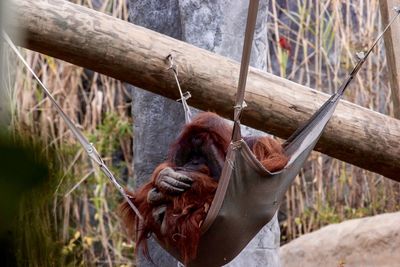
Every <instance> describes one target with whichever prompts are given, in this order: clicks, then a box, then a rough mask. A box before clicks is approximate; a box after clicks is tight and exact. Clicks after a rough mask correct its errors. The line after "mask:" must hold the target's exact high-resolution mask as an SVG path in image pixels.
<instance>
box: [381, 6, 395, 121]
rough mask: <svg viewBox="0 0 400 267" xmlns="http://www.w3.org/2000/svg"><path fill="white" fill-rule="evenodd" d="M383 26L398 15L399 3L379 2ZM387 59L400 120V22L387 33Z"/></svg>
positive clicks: (391, 86) (393, 95) (393, 100)
mask: <svg viewBox="0 0 400 267" xmlns="http://www.w3.org/2000/svg"><path fill="white" fill-rule="evenodd" d="M379 4H380V10H381V16H382V24H383V25H387V24H388V23H389V21H390V20H391V19H392V18H393V17H394V16H395V15H396V12H394V11H393V8H394V7H399V8H400V6H399V1H395V0H379ZM384 38H385V48H386V59H387V62H388V67H389V78H390V88H391V90H392V102H393V113H394V117H395V118H397V119H400V20H397V21H395V22H394V23H393V26H392V27H391V28H390V29H389V30H388V31H387V32H386V34H385V36H384Z"/></svg>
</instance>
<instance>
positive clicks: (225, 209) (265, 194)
mask: <svg viewBox="0 0 400 267" xmlns="http://www.w3.org/2000/svg"><path fill="white" fill-rule="evenodd" d="M257 11H258V0H250V4H249V11H248V18H247V25H246V34H245V41H244V46H243V55H242V62H241V68H240V77H239V85H238V91H237V98H236V105H235V114H234V127H233V134H232V142H231V144H230V146H229V148H228V151H227V156H226V160H225V163H224V166H223V170H222V174H221V178H220V180H219V183H218V188H217V191H216V194H215V197H214V200H213V202H212V204H211V207H210V210H209V212H208V214H207V217H206V219H205V221H204V223H203V225H202V229H201V230H202V238H201V240H200V244H199V248H198V254H197V257H196V259H194V260H193V261H192V262H190V263H189V264H188V267H203V266H207V267H212V266H221V265H224V264H227V263H229V262H230V261H231V260H233V258H235V257H236V256H237V255H238V254H239V253H240V251H241V250H242V249H243V248H244V247H245V246H246V245H247V244H248V243H249V242H250V240H251V239H253V237H254V236H255V235H256V234H257V233H258V232H259V231H260V229H261V228H262V227H263V226H264V225H266V224H267V223H268V222H269V221H270V220H271V219H272V217H273V216H274V215H275V213H276V211H277V210H278V208H279V206H280V203H281V202H282V200H283V197H284V195H285V193H286V191H287V189H288V188H289V186H290V184H291V183H292V181H293V179H294V178H295V177H296V175H297V174H298V173H299V171H300V169H301V168H302V166H303V164H304V162H305V161H306V159H307V158H308V155H309V154H310V153H311V151H312V150H313V148H314V146H315V145H316V143H317V142H318V139H319V137H320V136H321V134H322V132H323V130H324V128H325V126H326V124H327V123H328V121H329V119H330V118H331V117H332V114H333V112H334V111H335V108H336V106H337V104H338V102H339V100H340V98H341V97H342V95H343V93H344V91H345V89H346V88H347V86H348V85H349V83H350V82H351V80H352V79H353V78H354V77H355V75H356V74H357V73H358V71H359V70H360V68H361V66H362V64H363V63H364V62H365V60H366V58H367V57H368V55H369V54H370V53H371V51H372V49H373V48H374V47H375V46H376V44H377V42H378V41H379V40H380V39H381V37H382V36H383V34H384V33H385V32H386V30H387V29H388V28H389V27H390V25H391V24H392V23H393V22H394V20H395V19H396V18H397V17H398V16H399V14H400V9H396V12H397V15H396V16H394V17H393V19H392V20H391V22H390V23H389V24H388V25H387V26H386V28H385V29H384V31H383V32H382V33H381V34H380V35H379V36H378V38H377V39H376V40H375V42H374V43H373V45H372V46H371V47H370V48H369V50H368V51H367V52H366V53H365V54H359V55H358V56H359V61H358V63H357V64H356V66H355V67H354V69H353V70H352V71H351V73H350V75H349V77H348V78H347V79H346V80H345V82H344V83H343V84H342V85H341V87H340V88H339V90H338V91H337V92H336V93H335V94H334V95H332V96H331V97H330V98H329V99H328V100H327V101H326V102H325V104H324V105H323V106H322V107H321V108H320V109H319V110H318V111H317V112H316V113H315V114H314V115H313V116H312V117H311V118H310V120H309V121H308V122H307V123H306V124H305V125H304V126H302V127H300V128H299V129H298V130H297V131H296V132H295V133H294V134H293V135H292V136H291V137H290V138H289V139H288V140H287V141H286V142H285V143H284V151H285V154H286V155H287V156H288V157H289V158H290V160H289V162H288V163H287V165H286V166H285V168H284V169H282V170H280V171H277V172H273V173H271V172H269V171H268V170H267V169H265V168H264V167H263V165H262V164H261V163H260V162H259V161H258V160H257V159H256V157H255V156H254V155H253V153H252V152H251V150H250V148H249V147H248V146H247V144H246V142H244V140H243V139H242V136H241V131H240V115H241V112H242V110H243V108H244V106H245V103H244V92H245V86H246V79H247V72H248V66H249V61H250V52H251V43H252V40H253V35H254V28H255V22H256V17H257ZM2 35H3V39H4V40H5V41H6V42H7V43H8V44H9V45H10V47H11V48H12V50H13V51H14V52H15V53H16V55H17V56H18V57H19V58H20V59H21V61H22V62H23V63H24V65H25V66H26V67H27V68H28V70H29V71H30V72H31V74H32V75H33V76H34V78H35V79H36V80H37V81H38V83H39V84H40V86H41V88H42V89H43V91H44V92H45V94H46V95H47V96H48V97H49V99H50V100H51V101H52V103H53V104H54V105H55V108H56V109H57V111H58V112H59V114H60V116H61V117H62V118H63V119H64V121H65V122H66V124H67V125H68V127H69V128H70V130H71V131H72V133H73V134H74V135H75V137H76V138H77V139H78V141H79V142H80V143H81V145H82V146H83V147H84V149H85V150H86V152H87V153H88V154H89V156H90V157H91V159H92V160H93V161H94V162H95V163H96V164H97V165H98V166H99V167H100V169H101V170H102V171H103V172H104V173H105V175H106V176H107V177H108V178H109V179H110V181H111V182H112V183H113V184H114V186H115V187H116V188H117V189H118V191H120V193H121V194H122V195H123V197H124V198H125V200H126V201H127V202H128V203H129V205H130V206H131V208H132V209H133V211H134V212H135V213H136V214H137V216H138V217H139V218H140V219H141V218H142V216H141V215H140V213H139V211H138V210H137V208H136V207H135V205H134V204H133V203H132V202H131V201H130V199H129V198H128V196H127V195H126V193H125V192H124V190H123V188H122V187H121V186H120V185H119V184H118V182H117V180H116V179H115V177H114V176H113V174H112V173H111V171H110V170H109V169H108V168H107V166H106V165H105V164H104V162H103V160H102V159H101V157H100V155H99V154H98V153H97V151H96V149H95V148H94V146H93V145H92V144H91V143H89V141H88V140H87V139H86V138H85V137H84V136H83V135H82V133H81V132H80V131H79V130H78V129H77V128H76V126H75V125H74V124H73V122H72V121H71V120H70V119H69V117H68V116H67V115H66V114H65V113H64V112H63V110H62V109H61V107H60V106H59V105H58V104H57V102H56V101H55V99H54V98H53V97H52V95H51V93H50V92H49V90H48V89H47V88H46V87H45V85H44V84H43V83H42V82H41V80H40V79H39V78H38V76H37V75H36V74H35V73H34V71H33V70H32V68H30V66H29V65H28V63H27V62H26V61H25V60H24V58H23V57H22V55H21V54H20V53H19V51H18V49H17V48H16V46H15V45H14V44H13V42H12V41H11V39H10V38H9V36H8V35H7V34H6V33H5V32H4V31H3V32H2ZM168 58H169V59H170V60H171V69H172V70H173V71H174V75H175V79H176V81H177V83H178V87H179V91H180V94H181V101H182V104H183V107H184V112H185V119H186V122H190V110H189V107H188V105H187V103H186V99H187V97H186V96H185V95H184V94H182V91H181V88H180V86H179V82H178V79H177V70H176V69H175V68H174V66H173V61H172V59H171V57H168ZM161 246H163V247H164V248H165V249H166V250H167V251H168V252H170V253H171V254H172V255H174V256H175V257H176V258H177V259H179V253H177V251H176V250H175V248H173V247H166V246H165V244H162V243H161Z"/></svg>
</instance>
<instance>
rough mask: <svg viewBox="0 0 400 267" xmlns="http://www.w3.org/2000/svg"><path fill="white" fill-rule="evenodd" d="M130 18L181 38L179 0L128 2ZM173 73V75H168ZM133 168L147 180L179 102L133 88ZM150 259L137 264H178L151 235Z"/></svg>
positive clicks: (173, 126) (162, 154)
mask: <svg viewBox="0 0 400 267" xmlns="http://www.w3.org/2000/svg"><path fill="white" fill-rule="evenodd" d="M129 12H130V13H129V20H130V21H131V22H133V23H135V24H136V25H139V26H143V27H146V28H148V29H151V30H154V31H157V32H159V33H162V34H165V35H168V36H171V37H173V38H176V39H181V38H182V32H181V25H180V24H181V22H180V16H179V6H178V0H168V1H158V0H150V1H138V0H130V1H129ZM171 75H172V74H171ZM132 96H133V97H132V99H133V104H132V115H133V118H134V120H133V121H134V131H133V133H134V139H133V140H134V141H133V152H134V155H133V170H134V174H135V178H136V179H134V180H135V181H136V182H137V187H139V186H141V185H142V184H144V183H146V182H147V181H148V180H149V178H150V176H151V174H152V172H153V170H154V169H155V168H156V167H157V165H158V164H160V163H162V162H163V161H165V160H166V155H167V151H168V144H170V143H172V142H173V140H174V139H175V138H176V136H177V132H178V129H180V127H181V126H182V125H183V123H184V121H185V117H184V115H183V112H182V111H183V109H182V105H180V104H179V103H178V102H176V101H173V100H171V99H168V98H165V97H163V96H160V95H156V94H154V93H151V92H147V91H144V90H141V89H139V88H133V92H132ZM147 243H148V248H149V254H150V258H151V261H150V260H149V259H147V258H146V257H145V256H144V255H142V254H139V257H138V258H137V265H138V266H139V267H152V266H168V267H169V266H177V264H178V262H177V260H176V259H175V258H173V257H172V256H171V255H169V254H168V253H167V252H166V251H165V250H164V249H162V248H161V247H160V246H159V245H158V244H157V242H155V240H154V239H153V238H149V240H148V241H147Z"/></svg>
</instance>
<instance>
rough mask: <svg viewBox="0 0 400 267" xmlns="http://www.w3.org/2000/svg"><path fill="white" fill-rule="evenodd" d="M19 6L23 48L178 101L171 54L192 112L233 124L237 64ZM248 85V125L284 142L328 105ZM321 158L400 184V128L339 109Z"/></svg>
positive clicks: (157, 37)
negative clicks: (204, 112) (211, 114)
mask: <svg viewBox="0 0 400 267" xmlns="http://www.w3.org/2000/svg"><path fill="white" fill-rule="evenodd" d="M14 3H15V4H14V10H15V14H16V17H18V22H19V24H16V23H13V22H11V28H10V33H12V32H14V33H15V32H20V31H23V32H25V33H26V36H25V37H26V39H25V42H24V43H21V45H22V46H24V47H26V48H28V49H31V50H34V51H38V52H40V53H44V54H47V55H50V56H53V57H56V58H60V59H63V60H65V61H68V62H71V63H73V64H76V65H79V66H82V67H85V68H88V69H92V70H94V71H97V72H100V73H103V74H105V75H108V76H111V77H114V78H116V79H119V80H122V81H125V82H128V83H131V84H133V85H135V86H138V87H141V88H143V89H145V90H148V91H151V92H154V93H156V94H160V95H163V96H165V97H168V98H171V99H177V98H179V94H178V90H177V87H176V84H175V81H174V77H173V75H172V74H171V72H170V71H168V70H167V67H168V63H167V61H166V57H167V56H168V55H169V54H170V53H173V55H174V57H175V58H174V60H175V62H176V63H177V65H178V66H179V78H180V80H181V83H182V88H183V90H184V91H185V90H189V91H190V92H191V94H192V96H193V97H192V98H191V99H190V100H189V104H190V105H192V106H194V107H196V108H199V109H203V110H213V111H216V112H218V113H219V114H221V115H222V116H225V117H227V118H231V117H232V115H233V107H232V106H233V103H234V99H235V93H236V86H237V82H238V77H239V64H238V63H237V62H235V61H232V60H230V59H227V58H224V57H222V56H218V55H216V54H213V53H210V52H208V51H206V50H203V49H199V48H196V47H194V46H192V45H189V44H187V43H184V42H181V41H178V40H175V39H173V38H170V37H167V36H164V35H161V34H158V33H155V32H153V31H150V30H147V29H145V28H141V27H138V26H135V25H132V24H130V23H128V22H125V21H121V20H119V19H116V18H113V17H110V16H107V15H104V14H102V13H99V12H96V11H94V10H91V9H88V8H85V7H82V6H79V5H75V4H72V3H70V2H67V1H64V0H52V1H45V0H15V1H14ZM248 79H249V80H248V83H247V92H246V103H247V105H248V107H247V108H246V109H245V110H244V113H243V119H242V122H243V123H244V124H247V125H249V126H251V127H254V128H257V129H260V130H264V131H267V132H269V133H272V134H274V135H276V136H279V137H281V138H287V137H289V135H290V134H291V133H292V132H293V131H294V130H295V129H296V128H297V127H298V126H299V125H300V124H301V123H302V122H304V121H306V120H307V119H308V118H310V116H311V115H312V114H313V113H314V112H315V111H316V110H317V109H318V107H320V106H321V105H322V104H323V102H324V101H325V100H326V99H327V98H328V95H326V94H323V93H321V92H318V91H315V90H312V89H310V88H307V87H305V86H302V85H299V84H296V83H294V82H291V81H288V80H286V79H283V78H279V77H277V76H274V75H271V74H268V73H264V72H262V71H259V70H256V69H250V73H249V76H248ZM66 90H68V88H66ZM172 126H173V125H171V127H172ZM316 150H318V151H320V152H322V153H325V154H327V155H329V156H332V157H335V158H337V159H340V160H343V161H346V162H349V163H351V164H354V165H356V166H359V167H361V168H364V169H366V170H370V171H373V172H376V173H379V174H382V175H384V176H386V177H389V178H392V179H394V180H397V181H400V121H399V120H396V119H394V118H391V117H389V116H385V115H383V114H379V113H377V112H374V111H371V110H368V109H366V108H363V107H360V106H357V105H354V104H352V103H349V102H346V101H341V103H340V104H339V106H338V108H337V111H336V113H335V115H334V116H333V118H332V119H331V121H330V123H329V124H328V126H327V128H326V130H325V132H324V134H323V136H322V138H321V140H320V142H319V143H318V144H317V147H316Z"/></svg>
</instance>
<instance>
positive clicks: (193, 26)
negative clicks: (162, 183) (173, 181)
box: [130, 0, 280, 266]
mask: <svg viewBox="0 0 400 267" xmlns="http://www.w3.org/2000/svg"><path fill="white" fill-rule="evenodd" d="M247 4H248V2H247V1H238V2H235V3H234V4H232V3H224V1H215V2H204V1H193V0H188V1H165V2H164V1H146V2H143V1H136V0H131V1H130V20H131V21H132V22H133V23H135V24H136V25H140V26H143V27H146V28H148V29H151V30H155V31H157V32H160V33H163V34H166V35H169V36H171V37H174V38H177V39H181V40H184V41H187V42H188V43H191V44H194V45H196V46H198V47H201V48H204V49H207V50H210V51H214V52H217V53H219V54H222V55H224V56H227V57H230V58H233V59H235V60H238V61H239V60H240V57H241V51H242V43H243V36H244V25H245V20H246V13H247ZM266 11H267V1H262V3H261V6H260V14H259V20H258V24H257V32H256V35H255V40H256V42H255V43H256V45H255V46H254V47H253V49H254V50H253V54H252V62H251V63H252V65H253V66H255V67H258V68H261V69H265V60H266V49H265V43H266ZM238 25H239V26H238ZM133 99H134V102H133V103H134V104H133V115H134V121H135V128H134V132H135V141H134V152H135V156H134V171H135V175H136V177H137V179H138V183H139V184H142V183H143V182H145V181H147V179H148V177H149V176H150V174H151V172H152V170H153V169H154V168H155V166H156V165H157V164H159V163H160V162H162V161H163V160H164V159H165V154H166V150H167V148H168V144H169V143H171V140H172V139H174V137H175V136H176V133H177V128H179V126H180V125H181V124H182V122H183V121H184V118H183V112H182V106H181V105H180V104H178V103H176V102H174V101H171V100H169V99H166V98H164V97H161V96H158V95H154V94H152V93H148V92H145V91H143V90H140V89H136V90H134V93H133ZM279 238H280V231H279V225H278V223H277V220H276V217H275V218H274V219H273V220H272V221H271V223H270V224H268V225H267V226H266V227H265V228H264V229H263V230H262V231H261V232H260V234H259V235H257V236H256V238H255V239H254V240H253V241H252V242H251V243H250V244H249V246H248V247H247V248H246V249H245V250H244V251H243V253H242V254H241V255H240V256H239V257H237V259H235V260H234V261H233V262H232V263H231V264H230V266H243V264H245V263H247V264H250V265H251V266H257V265H262V266H278V265H279V263H278V262H279V258H278V253H277V250H278V248H279ZM150 254H151V257H152V259H153V261H154V263H155V264H156V265H158V266H173V265H174V264H175V265H176V263H174V262H175V261H174V260H173V259H172V258H171V257H170V256H169V255H168V254H167V253H166V252H164V251H162V250H161V249H160V247H159V246H158V245H156V244H155V242H154V241H153V240H152V241H150ZM139 265H140V266H153V264H152V263H150V262H149V261H147V260H146V259H145V258H143V257H140V260H139Z"/></svg>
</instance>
